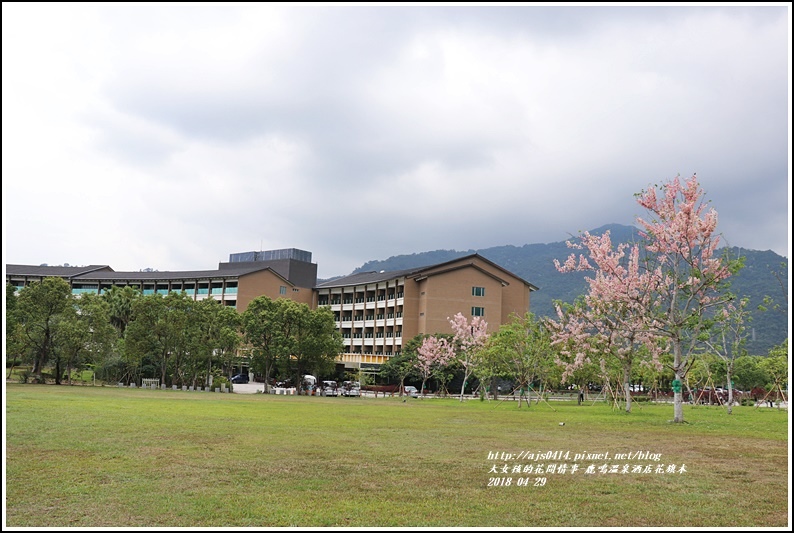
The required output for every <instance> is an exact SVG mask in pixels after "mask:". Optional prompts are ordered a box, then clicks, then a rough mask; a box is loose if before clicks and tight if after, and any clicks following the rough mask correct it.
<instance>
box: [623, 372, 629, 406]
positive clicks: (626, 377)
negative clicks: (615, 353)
mask: <svg viewBox="0 0 794 533" xmlns="http://www.w3.org/2000/svg"><path fill="white" fill-rule="evenodd" d="M629 381H631V363H627V364H624V365H623V392H624V394H625V395H626V412H627V413H630V412H631V386H630V384H629Z"/></svg>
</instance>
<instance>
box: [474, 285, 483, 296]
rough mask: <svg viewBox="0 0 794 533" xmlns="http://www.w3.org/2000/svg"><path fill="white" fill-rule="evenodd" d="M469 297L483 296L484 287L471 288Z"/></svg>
mask: <svg viewBox="0 0 794 533" xmlns="http://www.w3.org/2000/svg"><path fill="white" fill-rule="evenodd" d="M471 295H472V296H485V287H472V288H471Z"/></svg>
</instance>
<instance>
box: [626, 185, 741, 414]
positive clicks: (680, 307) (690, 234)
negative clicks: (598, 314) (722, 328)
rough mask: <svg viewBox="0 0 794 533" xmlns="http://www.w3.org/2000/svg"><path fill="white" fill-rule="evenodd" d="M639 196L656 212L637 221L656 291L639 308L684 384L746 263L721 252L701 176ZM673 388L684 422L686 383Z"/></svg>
mask: <svg viewBox="0 0 794 533" xmlns="http://www.w3.org/2000/svg"><path fill="white" fill-rule="evenodd" d="M657 188H658V190H659V193H661V194H657ZM636 196H637V202H638V203H639V205H641V206H642V207H643V208H645V209H646V210H647V211H648V212H649V214H650V218H649V219H648V220H645V219H643V218H637V223H638V224H639V225H640V226H641V228H642V229H643V231H641V233H640V235H641V236H642V237H643V238H644V239H645V249H646V251H647V254H646V260H647V266H646V269H647V276H646V279H647V282H648V289H649V291H650V294H651V295H652V298H651V300H650V302H648V304H649V305H643V306H639V307H638V312H639V313H640V315H639V316H638V318H639V319H641V320H642V321H643V322H644V326H645V328H646V330H647V332H648V333H649V334H650V335H653V336H655V337H657V338H658V339H660V340H663V341H665V344H666V345H667V347H668V348H669V349H671V350H672V352H673V364H672V370H673V372H674V374H675V379H676V380H677V381H678V383H681V382H683V380H684V378H685V377H686V374H687V372H688V370H689V368H690V367H691V365H692V362H693V361H694V358H695V357H696V354H697V352H698V350H699V349H700V348H701V347H702V339H703V338H704V337H706V338H707V337H708V335H709V333H710V329H711V328H712V326H713V325H714V321H713V320H712V316H713V315H714V314H715V312H716V310H718V309H719V308H721V307H722V306H724V305H725V304H726V303H727V302H729V301H730V300H731V299H732V298H733V296H732V295H731V294H730V293H729V292H727V286H726V283H725V280H726V279H727V278H728V277H730V276H731V275H732V274H734V273H735V272H736V271H738V269H740V268H741V266H742V262H741V261H740V260H733V261H732V260H728V259H727V258H726V257H724V256H719V255H718V254H717V247H718V246H719V243H720V236H719V235H718V234H717V233H716V229H717V211H716V210H714V209H713V208H711V209H707V205H706V202H705V201H704V200H703V198H704V196H705V193H704V192H703V190H702V189H701V188H700V185H699V183H698V180H697V176H696V175H693V176H692V177H691V178H689V179H688V180H686V182H684V183H683V184H682V183H681V181H680V180H679V178H678V177H676V178H674V179H673V180H671V181H669V182H667V183H664V184H662V185H661V186H658V187H652V188H649V189H648V190H644V191H642V192H640V193H638V194H637V195H636ZM673 393H674V396H673V410H674V418H673V421H674V422H676V423H683V422H684V408H683V395H682V393H681V388H680V387H677V388H674V391H673Z"/></svg>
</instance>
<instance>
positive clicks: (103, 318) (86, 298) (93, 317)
mask: <svg viewBox="0 0 794 533" xmlns="http://www.w3.org/2000/svg"><path fill="white" fill-rule="evenodd" d="M75 310H76V313H74V315H72V316H70V317H69V320H65V321H64V322H63V324H62V328H63V333H62V337H63V342H62V347H61V350H60V351H61V353H62V357H61V359H62V361H63V363H64V365H65V366H66V374H67V376H68V382H69V384H70V385H71V383H72V370H73V369H79V368H82V367H83V366H84V365H87V364H90V365H92V366H93V365H97V364H99V363H101V362H102V359H103V358H104V357H105V354H107V353H109V352H111V351H112V349H113V343H114V341H115V339H116V330H115V329H114V328H113V326H112V325H111V324H110V319H109V306H108V304H107V302H106V301H105V300H104V299H102V298H101V297H100V296H98V295H96V294H90V293H86V294H82V295H81V296H80V297H79V298H76V299H75Z"/></svg>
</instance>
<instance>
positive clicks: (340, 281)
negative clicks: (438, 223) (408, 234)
mask: <svg viewBox="0 0 794 533" xmlns="http://www.w3.org/2000/svg"><path fill="white" fill-rule="evenodd" d="M425 268H427V267H419V268H411V269H407V270H389V271H388V272H387V271H383V272H375V271H372V272H359V273H358V274H351V275H349V276H342V277H341V278H336V279H332V280H330V281H326V282H323V283H320V284H318V285H317V286H316V288H318V289H327V288H331V287H347V286H348V285H363V284H365V283H377V282H379V281H386V280H389V279H394V278H401V277H403V276H406V277H407V276H409V275H411V274H413V273H415V272H419V271H420V270H423V269H425Z"/></svg>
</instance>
